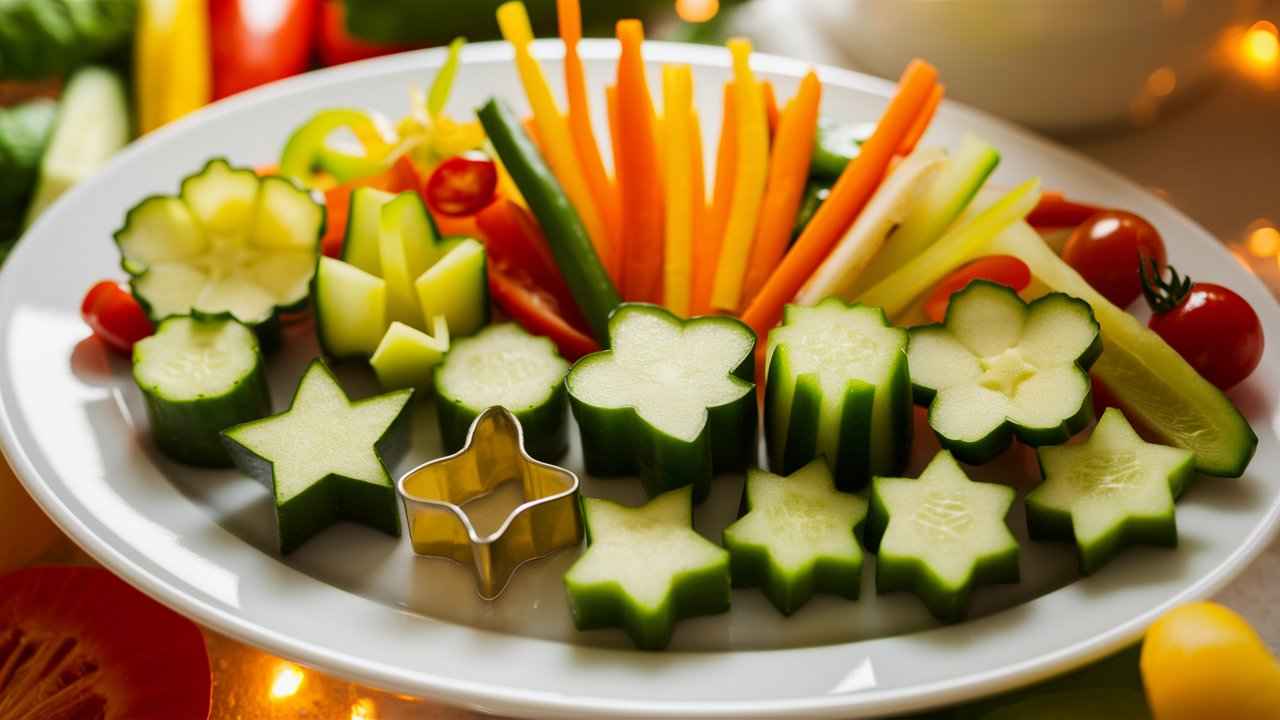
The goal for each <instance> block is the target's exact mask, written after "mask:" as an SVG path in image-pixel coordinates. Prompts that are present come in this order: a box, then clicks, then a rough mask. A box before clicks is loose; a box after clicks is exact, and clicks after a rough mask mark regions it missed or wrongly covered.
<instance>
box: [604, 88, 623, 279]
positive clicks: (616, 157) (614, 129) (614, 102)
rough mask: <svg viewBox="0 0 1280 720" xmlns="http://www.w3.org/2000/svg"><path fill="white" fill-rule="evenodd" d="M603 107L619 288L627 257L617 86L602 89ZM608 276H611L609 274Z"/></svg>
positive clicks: (614, 277) (615, 277)
mask: <svg viewBox="0 0 1280 720" xmlns="http://www.w3.org/2000/svg"><path fill="white" fill-rule="evenodd" d="M604 100H605V107H606V108H607V109H608V113H609V147H610V149H611V151H612V152H613V181H612V182H611V183H610V186H611V188H612V190H613V195H614V197H615V198H617V205H618V225H617V226H616V227H617V231H618V232H617V234H616V235H615V236H614V239H615V240H617V247H616V248H614V254H615V255H616V256H617V261H618V262H617V265H616V271H617V273H618V274H617V275H616V276H613V284H614V285H616V286H618V287H619V288H621V287H622V286H623V278H625V277H626V272H627V264H626V263H625V262H623V259H624V258H626V256H627V244H626V234H625V233H623V232H622V168H621V167H619V164H620V163H621V162H622V136H621V134H620V133H621V130H620V126H619V123H620V122H621V121H620V120H619V119H618V86H617V85H607V86H605V89H604ZM610 275H613V274H612V273H610Z"/></svg>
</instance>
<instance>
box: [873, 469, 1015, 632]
mask: <svg viewBox="0 0 1280 720" xmlns="http://www.w3.org/2000/svg"><path fill="white" fill-rule="evenodd" d="M1015 495H1016V493H1015V492H1014V490H1013V488H1010V487H1006V486H1004V485H996V484H993V483H980V482H973V481H972V480H970V479H969V478H968V477H967V476H966V475H965V474H964V470H962V469H961V468H960V465H959V464H958V463H956V461H955V459H954V458H953V457H952V456H951V453H949V452H947V451H946V450H942V451H939V452H938V454H937V455H935V456H934V457H933V460H931V461H929V465H928V467H926V468H925V469H924V472H923V473H921V474H920V477H919V478H918V479H911V478H887V477H877V478H876V479H875V480H873V481H872V483H871V509H870V512H869V513H868V516H867V528H866V533H867V547H868V548H873V549H876V550H877V552H878V556H877V558H876V592H878V593H889V592H900V591H909V592H913V593H915V594H916V595H917V596H918V597H919V598H920V599H921V600H922V601H923V602H924V604H925V606H926V607H928V608H929V612H931V613H933V615H934V617H936V618H938V619H939V620H941V621H943V622H956V621H958V620H961V619H963V618H964V616H965V613H966V611H967V609H968V605H969V593H970V591H971V590H972V589H973V587H974V586H975V585H983V584H990V583H1012V582H1017V581H1018V541H1017V540H1015V539H1014V537H1013V533H1011V532H1010V531H1009V526H1008V525H1006V524H1005V519H1004V518H1005V515H1007V514H1008V513H1009V508H1010V507H1011V506H1012V505H1013V500H1014V496H1015Z"/></svg>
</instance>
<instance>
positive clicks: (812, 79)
mask: <svg viewBox="0 0 1280 720" xmlns="http://www.w3.org/2000/svg"><path fill="white" fill-rule="evenodd" d="M766 87H768V86H766ZM821 102H822V82H821V81H820V80H818V74H817V73H815V72H814V71H812V70H810V71H809V73H808V74H807V75H805V76H804V79H803V80H801V81H800V88H799V89H798V90H797V91H796V95H795V97H794V98H792V99H791V102H789V103H787V108H786V110H785V111H784V112H783V113H782V117H781V118H780V119H779V121H778V131H777V133H776V134H775V138H774V142H773V150H772V151H771V154H770V158H769V182H768V184H767V185H766V186H765V188H766V189H765V194H764V206H763V207H762V208H761V209H760V224H759V227H757V228H756V239H755V242H754V243H753V244H752V246H751V260H750V261H749V262H748V263H747V275H746V278H745V279H744V280H743V288H742V294H743V300H744V301H745V302H751V300H752V299H753V298H754V297H755V296H756V293H758V292H760V288H761V287H763V286H764V283H765V281H766V280H768V279H769V275H770V273H772V272H773V269H774V268H775V267H777V266H778V262H779V261H781V260H782V256H783V254H784V253H786V251H787V244H788V243H789V242H790V241H791V231H792V229H793V228H794V227H795V222H796V213H797V212H798V211H799V210H800V203H801V201H802V200H804V191H805V185H806V184H807V183H808V181H809V164H810V161H811V160H812V158H813V143H814V140H815V138H816V136H817V130H818V105H819V104H820V103H821Z"/></svg>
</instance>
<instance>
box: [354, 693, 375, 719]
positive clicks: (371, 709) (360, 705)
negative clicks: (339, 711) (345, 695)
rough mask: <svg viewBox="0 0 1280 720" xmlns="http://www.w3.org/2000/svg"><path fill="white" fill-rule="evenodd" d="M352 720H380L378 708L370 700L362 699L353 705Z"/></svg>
mask: <svg viewBox="0 0 1280 720" xmlns="http://www.w3.org/2000/svg"><path fill="white" fill-rule="evenodd" d="M351 720H378V706H377V705H374V704H373V701H372V700H370V699H369V698H360V699H359V700H357V701H355V703H354V704H352V705H351Z"/></svg>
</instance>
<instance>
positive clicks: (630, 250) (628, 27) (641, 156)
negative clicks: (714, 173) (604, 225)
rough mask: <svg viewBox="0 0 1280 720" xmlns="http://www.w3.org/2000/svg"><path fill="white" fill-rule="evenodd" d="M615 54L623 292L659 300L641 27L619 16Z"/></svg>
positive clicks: (660, 214)
mask: <svg viewBox="0 0 1280 720" xmlns="http://www.w3.org/2000/svg"><path fill="white" fill-rule="evenodd" d="M617 31H618V39H619V40H620V41H622V55H621V57H620V58H619V59H618V93H617V95H618V98H617V117H618V127H617V132H618V136H619V140H620V142H619V143H618V145H619V149H620V150H621V152H620V153H619V155H618V161H617V166H618V190H619V196H620V197H621V198H622V238H623V240H622V245H623V248H624V249H625V254H624V255H623V261H622V264H623V268H624V269H623V271H622V277H623V291H622V296H623V298H625V299H627V300H639V301H644V302H661V301H662V250H663V241H662V236H663V230H664V228H663V225H664V224H665V212H664V210H663V202H664V201H663V192H662V167H661V166H662V161H661V156H660V153H659V151H658V147H657V137H656V134H655V131H654V109H653V99H652V98H651V97H650V95H649V84H648V81H647V80H646V79H645V65H644V56H643V44H644V26H643V25H641V23H640V21H639V20H621V21H619V22H618V26H617Z"/></svg>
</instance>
